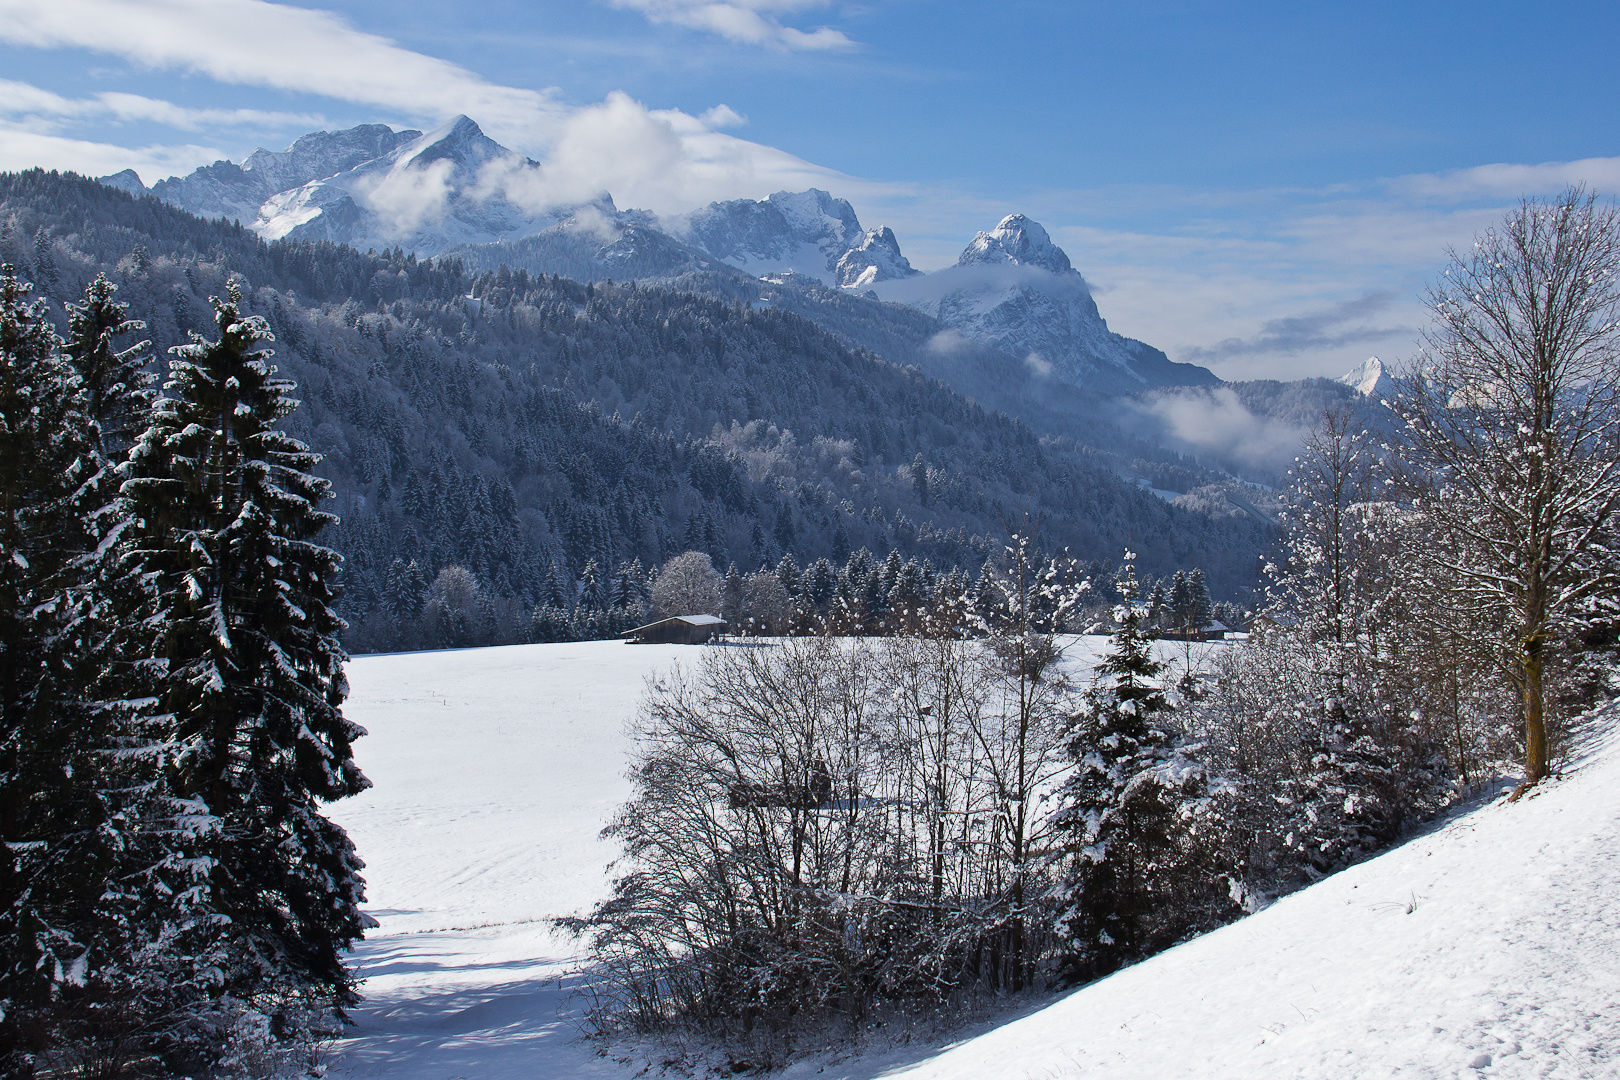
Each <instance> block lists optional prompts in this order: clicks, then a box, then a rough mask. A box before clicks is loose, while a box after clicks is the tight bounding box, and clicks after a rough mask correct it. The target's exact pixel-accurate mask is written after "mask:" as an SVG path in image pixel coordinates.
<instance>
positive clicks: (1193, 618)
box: [1187, 568, 1215, 630]
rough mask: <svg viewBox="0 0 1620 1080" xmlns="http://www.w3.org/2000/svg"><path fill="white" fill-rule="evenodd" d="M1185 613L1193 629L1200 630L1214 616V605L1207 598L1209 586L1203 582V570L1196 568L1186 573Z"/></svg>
mask: <svg viewBox="0 0 1620 1080" xmlns="http://www.w3.org/2000/svg"><path fill="white" fill-rule="evenodd" d="M1187 615H1188V622H1189V626H1190V628H1191V629H1193V630H1202V629H1203V628H1204V627H1206V626H1208V625H1209V621H1210V620H1211V619H1213V618H1214V617H1215V607H1214V604H1213V603H1211V601H1210V599H1209V586H1208V585H1207V584H1205V583H1204V572H1203V571H1202V570H1198V569H1196V568H1195V569H1194V570H1193V572H1192V573H1191V574H1189V575H1187Z"/></svg>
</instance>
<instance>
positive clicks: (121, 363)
mask: <svg viewBox="0 0 1620 1080" xmlns="http://www.w3.org/2000/svg"><path fill="white" fill-rule="evenodd" d="M117 291H118V286H116V285H114V284H113V283H112V282H110V281H108V280H107V276H106V275H105V274H97V275H96V277H95V280H93V281H91V282H90V284H89V285H87V286H86V287H85V290H84V300H83V301H82V302H80V303H77V304H69V305H67V310H68V337H67V354H68V357H69V358H70V359H71V360H72V362H73V366H74V368H76V369H77V371H78V374H79V379H80V381H81V384H82V386H83V390H84V395H85V398H86V402H85V405H86V408H87V410H88V411H89V414H90V416H91V417H92V418H93V419H94V420H95V421H96V423H97V425H98V426H99V427H100V429H101V448H102V450H103V451H104V452H105V453H106V455H107V456H108V457H109V458H122V457H123V456H124V452H125V451H126V450H127V449H128V448H129V446H130V444H131V443H132V442H134V441H135V434H136V428H137V426H138V425H139V424H140V423H141V421H142V419H143V417H144V415H145V412H146V409H147V407H148V406H149V405H150V404H151V400H152V393H151V391H150V390H149V389H148V387H149V386H150V385H151V382H152V379H151V377H150V376H149V375H147V373H146V372H145V370H144V369H145V367H146V364H147V361H148V360H149V359H150V358H151V357H150V349H151V344H152V343H151V342H150V341H145V340H142V341H137V342H135V343H134V344H133V345H128V346H125V347H124V348H122V349H120V348H118V345H117V339H119V338H121V337H125V336H127V335H129V334H138V333H140V332H142V331H143V330H145V329H146V324H145V323H144V322H141V321H140V320H138V319H131V318H130V317H129V305H128V304H120V303H117V302H115V301H114V300H113V294H114V293H116V292H117Z"/></svg>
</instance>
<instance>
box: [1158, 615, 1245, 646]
mask: <svg viewBox="0 0 1620 1080" xmlns="http://www.w3.org/2000/svg"><path fill="white" fill-rule="evenodd" d="M1231 632H1232V628H1231V627H1230V626H1227V625H1226V624H1225V623H1223V622H1221V621H1220V620H1219V619H1216V620H1215V621H1214V622H1212V623H1210V624H1209V625H1208V626H1206V627H1204V628H1203V629H1201V630H1160V631H1159V640H1160V641H1225V640H1226V635H1227V634H1229V633H1231Z"/></svg>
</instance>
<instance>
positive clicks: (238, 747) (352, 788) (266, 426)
mask: <svg viewBox="0 0 1620 1080" xmlns="http://www.w3.org/2000/svg"><path fill="white" fill-rule="evenodd" d="M212 303H213V308H214V323H215V327H216V331H217V334H218V337H217V339H215V340H207V339H204V338H202V337H200V336H193V340H192V343H191V344H189V345H185V346H181V347H178V348H176V349H174V350H172V351H173V353H174V355H175V358H174V360H172V361H171V363H170V380H169V382H168V383H167V384H166V385H165V387H164V390H165V396H164V397H161V398H160V399H159V400H158V401H157V402H156V404H155V406H154V408H153V412H152V421H151V425H150V427H149V428H148V429H147V430H146V432H145V433H144V434H143V435H142V436H141V437H140V439H139V440H138V441H137V443H136V445H135V447H134V448H133V450H132V451H131V455H130V461H129V465H128V470H129V477H130V478H129V479H128V480H127V481H126V483H125V485H124V494H125V497H126V499H127V500H128V503H129V506H130V509H131V511H132V513H133V516H134V517H135V519H136V520H135V522H134V525H133V529H132V531H133V535H134V539H133V545H132V546H133V551H134V554H135V555H136V556H137V557H138V558H139V559H140V560H141V562H142V564H143V566H144V568H145V569H146V570H147V571H148V572H149V573H151V574H152V575H153V576H154V580H155V582H156V585H157V596H156V599H155V601H154V608H153V611H152V612H151V615H150V617H149V618H148V620H147V622H146V624H145V625H147V626H148V627H149V628H150V629H151V634H150V638H149V640H148V642H147V646H146V647H147V653H148V655H149V656H150V657H151V658H152V659H153V660H156V661H158V662H159V668H158V670H160V671H161V675H160V676H159V677H158V678H157V680H156V686H155V687H154V690H155V693H156V697H157V698H158V700H159V702H160V705H161V709H162V711H163V712H164V713H165V714H166V715H167V716H168V717H170V724H171V729H172V730H171V732H170V737H171V742H172V745H173V747H174V752H173V758H172V760H171V761H170V762H169V763H168V772H169V775H170V778H171V780H170V782H171V783H172V784H173V785H174V787H175V789H176V793H177V794H178V795H179V796H180V797H182V798H184V799H186V800H188V801H189V803H190V805H191V806H192V807H193V810H192V818H193V826H192V830H191V833H190V838H189V849H188V852H187V854H188V855H189V856H190V857H191V858H192V859H193V860H196V861H197V862H198V864H200V865H203V866H206V867H207V876H206V880H205V881H204V882H203V883H202V886H201V888H200V889H199V892H200V893H201V894H202V895H203V897H204V901H203V902H204V903H205V904H206V906H207V908H208V909H209V910H210V911H211V912H212V913H213V915H214V917H215V920H216V924H217V926H218V928H219V929H218V933H219V934H220V948H221V950H222V951H223V952H224V954H225V955H226V957H227V961H226V962H227V967H226V968H225V970H224V972H223V976H222V985H221V986H220V987H219V990H220V991H221V992H222V993H224V994H227V995H231V996H233V997H235V998H236V999H238V1000H259V1001H263V1000H267V998H268V997H275V998H277V999H279V1000H282V1001H286V1000H288V999H289V998H294V997H296V998H298V999H300V1000H303V1001H306V1002H308V1001H311V1000H313V1001H314V1002H317V1003H320V1004H321V1005H324V1006H331V1007H335V1008H337V1009H339V1010H341V1009H342V1008H343V1007H344V1006H347V1005H349V1004H352V1002H353V1001H354V1000H355V993H354V981H353V977H352V975H351V974H350V973H349V971H348V970H347V969H346V968H345V967H344V965H343V960H342V953H343V951H344V950H345V949H346V948H348V947H349V946H350V945H352V944H353V943H354V941H356V940H357V939H358V938H360V937H361V935H362V930H363V927H364V925H365V924H366V916H364V915H363V914H362V913H361V911H360V908H359V904H360V902H361V900H362V899H363V882H362V881H361V878H360V874H359V871H360V867H361V863H360V861H359V859H358V858H357V857H356V855H355V852H354V849H353V846H352V845H351V844H350V842H349V839H348V836H347V835H346V834H345V833H344V831H343V830H342V829H341V828H340V827H338V826H337V825H334V824H333V823H332V822H330V821H328V820H327V819H326V818H325V817H324V816H323V815H322V814H321V812H320V804H321V803H323V802H327V801H330V800H333V799H338V798H342V797H344V796H347V795H352V794H355V793H357V792H359V791H361V790H363V789H364V788H365V787H366V786H368V781H367V780H366V779H365V777H364V776H363V775H362V774H361V772H360V770H359V768H358V767H357V765H356V764H355V762H354V759H353V756H352V752H351V744H352V741H353V740H354V739H355V738H357V737H359V736H360V735H361V734H363V732H362V730H361V729H360V728H358V727H357V726H355V725H354V724H352V723H350V722H349V721H348V720H346V719H345V718H344V717H343V714H342V712H341V708H340V706H341V704H342V701H343V697H344V695H345V693H346V690H347V686H346V683H345V680H344V675H343V664H344V661H345V660H346V657H345V655H344V652H343V649H342V647H341V646H340V645H339V644H338V640H337V633H338V631H339V630H340V629H341V628H342V623H341V621H340V620H339V619H338V617H337V616H336V615H335V614H334V613H333V611H332V603H333V601H334V600H335V598H336V595H337V593H336V584H335V583H336V578H337V576H338V573H339V569H340V560H339V557H338V556H337V555H336V554H335V553H334V552H332V551H330V550H328V549H326V548H324V547H320V546H318V545H316V544H315V543H313V542H312V538H313V537H314V536H315V535H316V534H317V533H318V532H319V531H320V530H321V529H322V528H324V527H326V526H327V525H329V524H332V523H333V522H334V521H335V518H334V517H333V516H332V515H330V514H328V513H325V512H323V511H322V510H320V509H319V508H318V507H319V504H320V502H322V501H323V500H324V499H325V498H327V497H328V485H327V482H326V481H325V480H322V479H320V478H318V477H316V476H314V475H312V474H311V473H310V471H309V470H310V469H312V468H313V467H314V466H315V465H316V464H317V463H318V461H319V458H318V457H317V456H316V455H314V454H312V453H311V452H310V451H309V450H308V449H307V448H306V447H304V445H303V444H302V443H299V442H298V441H296V440H295V439H292V438H291V437H289V436H288V435H286V434H285V433H284V432H282V431H281V430H279V429H278V427H277V425H278V424H279V423H280V421H282V420H283V419H284V418H285V417H286V416H287V415H288V414H290V413H291V412H292V411H293V410H294V409H295V408H296V407H297V405H298V403H297V402H296V401H295V400H293V399H292V398H291V397H290V396H289V395H290V393H291V391H292V389H293V387H292V384H291V383H289V382H287V381H285V380H280V379H276V378H275V377H274V372H275V369H274V368H273V367H271V366H270V364H269V357H270V352H269V350H267V349H265V348H263V343H264V342H266V341H268V340H271V335H270V332H269V329H268V328H267V326H266V324H265V322H264V320H263V319H262V318H259V317H257V316H247V315H244V314H242V312H241V306H242V302H241V294H240V290H239V289H238V287H237V286H236V285H235V283H234V282H233V283H232V284H231V286H230V288H229V291H228V294H227V296H226V298H225V299H223V300H221V299H219V298H217V297H216V298H213V300H212ZM274 1020H275V1023H276V1024H277V1025H278V1026H281V1025H286V1024H288V1023H290V1020H289V1018H288V1017H287V1016H285V1015H281V1016H277V1017H275V1018H274Z"/></svg>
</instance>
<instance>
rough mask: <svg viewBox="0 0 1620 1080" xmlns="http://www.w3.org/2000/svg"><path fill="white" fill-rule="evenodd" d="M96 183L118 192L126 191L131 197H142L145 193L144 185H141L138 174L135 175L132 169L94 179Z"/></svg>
mask: <svg viewBox="0 0 1620 1080" xmlns="http://www.w3.org/2000/svg"><path fill="white" fill-rule="evenodd" d="M96 181H97V183H101V184H106V185H107V186H108V187H112V188H117V189H118V190H119V191H127V192H129V193H130V194H131V195H143V194H145V193H146V185H145V184H143V183H141V176H140V173H137V172H136V171H135V170H134V169H125V170H124V171H123V172H116V173H113V174H112V175H111V176H100V177H97V178H96Z"/></svg>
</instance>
